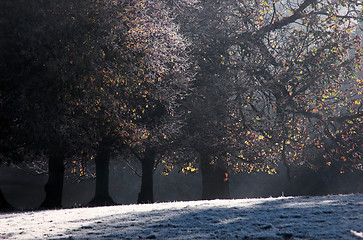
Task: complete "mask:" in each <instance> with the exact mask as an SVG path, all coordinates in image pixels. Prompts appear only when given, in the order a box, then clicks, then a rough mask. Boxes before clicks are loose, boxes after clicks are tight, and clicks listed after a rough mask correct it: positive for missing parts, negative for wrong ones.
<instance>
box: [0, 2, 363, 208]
mask: <svg viewBox="0 0 363 240" xmlns="http://www.w3.org/2000/svg"><path fill="white" fill-rule="evenodd" d="M0 9H1V10H0V11H1V25H0V27H1V30H0V31H1V39H0V49H1V58H0V61H1V64H0V72H1V82H0V111H1V115H0V122H1V129H0V150H1V152H0V163H4V164H6V163H7V164H10V163H11V164H20V163H22V164H26V165H28V166H31V167H33V168H43V169H44V167H46V168H47V171H48V182H47V183H46V185H45V192H46V198H45V200H44V201H43V203H42V204H41V208H60V207H61V202H62V188H63V179H64V175H65V174H68V171H69V169H71V172H72V174H74V175H78V176H83V175H87V173H86V171H87V169H85V167H84V166H86V165H87V164H90V163H93V164H94V166H95V172H94V173H95V176H96V192H95V197H94V198H93V199H92V201H91V202H90V205H109V204H114V202H113V200H112V198H111V197H110V196H109V192H108V174H109V161H110V159H111V158H120V157H121V158H120V159H127V161H138V162H140V163H141V166H142V180H141V189H140V193H139V196H138V203H147V202H153V201H154V198H153V172H154V169H155V168H156V167H157V166H162V167H163V168H164V172H165V174H168V172H169V171H170V170H171V169H172V168H180V169H182V170H183V172H184V171H195V170H198V171H200V172H201V176H202V194H201V198H202V199H213V198H228V197H230V194H229V186H228V174H231V173H240V172H249V173H250V172H259V171H263V172H268V173H270V174H277V165H278V164H279V163H282V164H284V165H285V166H286V169H287V171H288V174H287V175H288V176H289V178H294V176H295V175H296V174H297V173H298V170H299V169H300V168H302V167H309V168H319V167H323V166H332V167H335V168H337V169H338V170H339V171H341V172H343V171H349V170H352V169H360V170H362V169H363V165H362V133H363V132H362V131H363V125H362V115H363V111H362V104H363V102H362V101H361V99H362V91H363V81H362V79H361V78H359V74H360V72H362V62H361V61H362V55H363V51H362V43H361V40H362V39H361V38H362V36H361V32H360V29H359V26H361V25H360V23H361V21H362V3H361V2H360V1H351V0H349V1H347V0H324V1H315V0H283V1H279V0H274V1H270V0H248V1H239V0H228V1H219V0H218V1H216V0H200V1H198V0H165V1H156V0H155V1H146V0H118V1H112V0H87V1H65V0H55V1H45V0H35V1H25V0H16V1H8V0H6V1H1V3H0ZM66 166H71V167H67V169H66ZM68 168H69V169H68ZM94 173H93V175H94ZM0 193H1V191H0ZM0 200H1V208H7V207H9V204H8V203H7V202H6V199H5V198H4V197H3V196H2V194H0Z"/></svg>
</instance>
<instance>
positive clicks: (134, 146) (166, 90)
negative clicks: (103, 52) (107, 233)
mask: <svg viewBox="0 0 363 240" xmlns="http://www.w3.org/2000/svg"><path fill="white" fill-rule="evenodd" d="M181 4H183V2H181ZM151 10H152V11H151ZM123 16H124V22H125V24H126V25H127V27H128V33H129V34H128V35H127V39H126V41H127V42H129V45H131V46H132V47H133V49H134V54H135V55H136V59H137V61H138V62H137V65H136V66H138V67H139V68H138V69H137V73H138V79H139V80H140V82H139V86H140V87H138V88H137V89H138V90H139V91H140V94H137V95H136V96H135V97H134V99H133V101H134V104H135V103H136V104H137V105H136V106H134V107H135V109H133V112H134V113H135V119H134V120H133V123H134V124H135V125H134V130H133V132H132V133H131V134H132V136H131V137H132V138H131V139H129V140H125V143H126V145H127V146H128V147H129V149H130V150H131V152H132V153H133V154H134V156H136V158H137V159H138V160H139V161H140V163H141V166H142V180H141V190H140V193H139V196H138V203H147V202H153V201H154V198H153V172H154V169H155V168H156V166H157V164H158V158H160V157H161V156H162V155H163V154H164V152H165V151H166V150H167V149H168V148H169V147H170V146H171V145H172V144H171V142H172V140H173V139H174V138H175V136H176V135H177V134H178V133H179V129H180V127H181V125H182V124H183V123H182V116H181V114H182V113H181V112H180V111H179V110H178V108H179V104H180V100H181V99H183V97H184V95H185V93H186V90H187V88H188V82H189V81H190V79H191V78H192V75H191V73H190V70H189V66H190V64H189V62H188V61H189V58H188V54H187V47H188V46H189V44H188V42H187V40H186V39H185V38H184V37H183V36H181V34H180V33H179V28H178V26H177V25H176V24H175V23H174V22H173V18H172V16H173V12H172V11H171V8H170V7H168V6H167V4H165V3H164V2H159V1H131V2H130V4H129V5H128V7H126V8H125V11H124V13H123Z"/></svg>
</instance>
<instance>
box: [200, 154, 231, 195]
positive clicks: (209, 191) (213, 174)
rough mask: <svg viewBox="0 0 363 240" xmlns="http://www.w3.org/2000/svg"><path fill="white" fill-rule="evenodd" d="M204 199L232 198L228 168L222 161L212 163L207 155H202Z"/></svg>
mask: <svg viewBox="0 0 363 240" xmlns="http://www.w3.org/2000/svg"><path fill="white" fill-rule="evenodd" d="M200 168H201V172H202V197H201V198H202V199H203V200H210V199H226V198H231V194H230V192H229V181H228V175H227V169H226V167H225V166H224V165H223V164H222V163H218V162H217V163H215V164H210V158H209V157H208V156H207V155H203V156H201V162H200Z"/></svg>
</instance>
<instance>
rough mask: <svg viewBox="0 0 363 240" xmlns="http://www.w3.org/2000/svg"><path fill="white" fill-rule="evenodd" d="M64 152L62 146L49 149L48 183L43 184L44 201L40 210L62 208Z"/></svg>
mask: <svg viewBox="0 0 363 240" xmlns="http://www.w3.org/2000/svg"><path fill="white" fill-rule="evenodd" d="M64 159H65V150H64V147H63V145H62V144H59V145H57V146H54V149H51V151H50V154H49V160H48V174H49V176H48V182H47V183H46V184H45V187H44V190H45V194H46V196H45V200H44V201H43V203H42V204H41V205H40V208H46V209H52V208H61V207H62V194H63V180H64Z"/></svg>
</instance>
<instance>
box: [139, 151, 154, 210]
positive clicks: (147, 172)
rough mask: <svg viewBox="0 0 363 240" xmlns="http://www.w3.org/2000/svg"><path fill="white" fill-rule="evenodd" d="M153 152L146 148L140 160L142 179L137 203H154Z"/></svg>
mask: <svg viewBox="0 0 363 240" xmlns="http://www.w3.org/2000/svg"><path fill="white" fill-rule="evenodd" d="M155 156H156V153H155V150H153V149H150V148H147V149H146V151H145V155H144V158H143V159H142V160H141V167H142V178H141V190H140V193H139V196H138V199H137V203H153V202H154V189H153V188H154V184H153V174H154V163H155Z"/></svg>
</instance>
